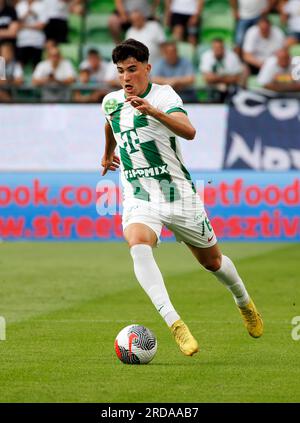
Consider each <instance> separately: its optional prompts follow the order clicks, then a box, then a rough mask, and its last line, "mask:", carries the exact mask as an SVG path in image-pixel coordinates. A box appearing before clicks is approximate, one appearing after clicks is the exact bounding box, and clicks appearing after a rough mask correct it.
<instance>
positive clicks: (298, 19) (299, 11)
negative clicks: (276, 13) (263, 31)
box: [281, 0, 300, 47]
mask: <svg viewBox="0 0 300 423" xmlns="http://www.w3.org/2000/svg"><path fill="white" fill-rule="evenodd" d="M281 21H282V22H283V23H284V24H286V23H287V30H288V37H287V40H286V45H287V46H288V47H289V46H291V45H293V44H298V43H300V0H289V1H287V2H286V3H285V4H283V5H282V6H281Z"/></svg>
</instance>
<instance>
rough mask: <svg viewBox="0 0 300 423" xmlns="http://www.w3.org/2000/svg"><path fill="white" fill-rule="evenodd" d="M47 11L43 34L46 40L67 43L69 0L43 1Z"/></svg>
mask: <svg viewBox="0 0 300 423" xmlns="http://www.w3.org/2000/svg"><path fill="white" fill-rule="evenodd" d="M43 1H44V3H45V8H46V11H47V25H46V27H45V34H46V38H47V40H49V39H50V40H55V41H56V42H57V43H66V42H67V41H68V31H69V27H68V17H69V7H70V2H71V0H43Z"/></svg>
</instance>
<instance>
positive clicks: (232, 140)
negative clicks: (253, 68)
mask: <svg viewBox="0 0 300 423" xmlns="http://www.w3.org/2000/svg"><path fill="white" fill-rule="evenodd" d="M299 117H300V100H298V99H290V98H289V99H280V98H271V99H270V98H267V97H265V96H263V95H261V94H257V93H251V92H247V91H241V92H240V93H238V94H237V95H236V96H235V97H234V98H233V103H232V105H230V107H229V114H228V127H227V136H226V145H225V155H224V163H223V168H224V169H254V170H268V171H272V170H280V171H287V170H291V169H300V119H299Z"/></svg>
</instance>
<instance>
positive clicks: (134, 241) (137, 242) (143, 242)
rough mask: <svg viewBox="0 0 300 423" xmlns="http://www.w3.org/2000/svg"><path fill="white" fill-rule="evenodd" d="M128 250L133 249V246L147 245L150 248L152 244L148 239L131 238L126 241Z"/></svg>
mask: <svg viewBox="0 0 300 423" xmlns="http://www.w3.org/2000/svg"><path fill="white" fill-rule="evenodd" d="M127 243H128V246H129V248H131V247H133V246H134V245H149V246H150V247H152V243H151V241H150V240H149V239H143V238H132V239H128V240H127Z"/></svg>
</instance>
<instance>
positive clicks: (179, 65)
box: [151, 41, 198, 103]
mask: <svg viewBox="0 0 300 423" xmlns="http://www.w3.org/2000/svg"><path fill="white" fill-rule="evenodd" d="M161 50H162V56H163V58H162V59H160V60H159V61H158V62H156V63H155V64H154V66H153V70H152V72H151V76H152V78H151V79H152V81H153V82H155V83H157V84H162V85H164V84H168V85H171V87H173V88H174V90H175V91H177V93H178V94H179V95H180V97H181V98H182V100H183V101H188V102H191V103H192V102H197V101H198V99H197V94H196V91H195V89H194V87H193V85H194V83H195V72H194V68H193V65H192V63H191V62H190V61H189V60H187V59H186V58H184V57H179V55H178V51H177V47H176V43H175V42H174V41H167V42H165V43H163V44H162V46H161Z"/></svg>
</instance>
